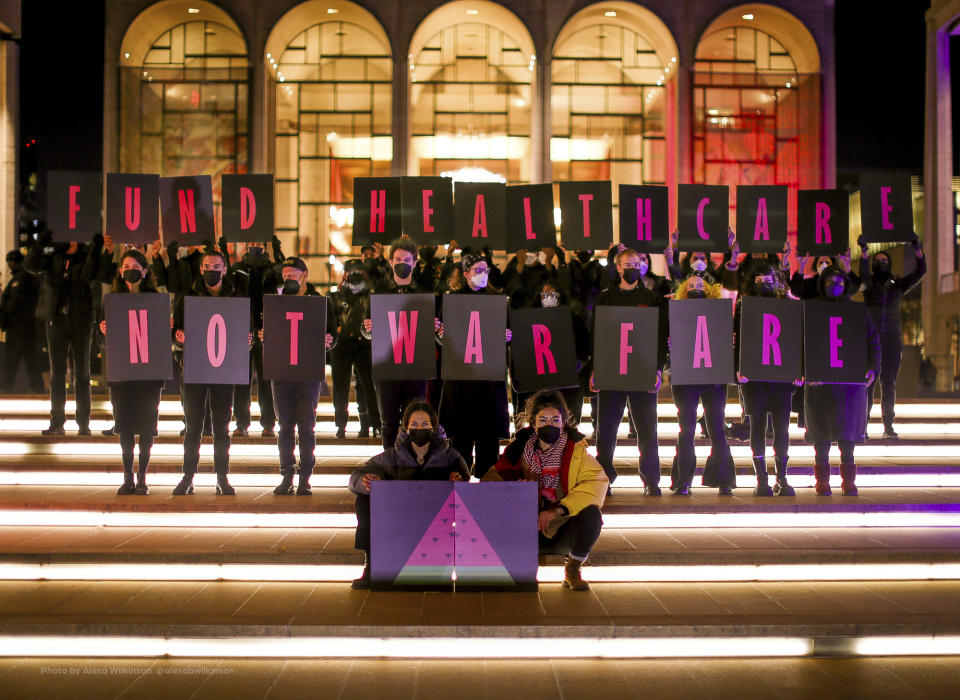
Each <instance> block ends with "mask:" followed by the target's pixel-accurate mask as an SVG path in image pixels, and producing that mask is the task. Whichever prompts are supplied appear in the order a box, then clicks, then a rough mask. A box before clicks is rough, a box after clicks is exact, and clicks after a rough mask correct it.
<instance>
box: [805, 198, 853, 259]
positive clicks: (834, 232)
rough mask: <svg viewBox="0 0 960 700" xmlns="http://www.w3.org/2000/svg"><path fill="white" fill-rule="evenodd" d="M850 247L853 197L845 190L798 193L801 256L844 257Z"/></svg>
mask: <svg viewBox="0 0 960 700" xmlns="http://www.w3.org/2000/svg"><path fill="white" fill-rule="evenodd" d="M849 246H850V196H849V195H848V194H847V193H846V192H844V191H843V190H800V192H798V193H797V254H798V255H813V256H819V255H840V254H841V253H843V252H844V251H845V250H846V249H847V248H848V247H849Z"/></svg>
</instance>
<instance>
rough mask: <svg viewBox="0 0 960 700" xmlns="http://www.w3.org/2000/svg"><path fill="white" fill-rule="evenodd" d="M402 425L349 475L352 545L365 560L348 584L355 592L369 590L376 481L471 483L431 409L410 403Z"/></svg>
mask: <svg viewBox="0 0 960 700" xmlns="http://www.w3.org/2000/svg"><path fill="white" fill-rule="evenodd" d="M401 425H402V426H403V429H402V430H401V431H400V432H399V433H398V434H397V439H396V442H395V443H394V444H393V446H392V447H388V448H387V449H385V450H384V451H383V452H382V453H380V454H378V455H376V456H375V457H371V458H370V459H369V460H367V463H366V464H364V465H363V466H362V467H358V468H357V469H355V470H354V471H353V474H351V475H350V485H349V488H350V492H351V493H353V494H354V495H355V496H356V497H357V500H356V502H355V503H354V508H355V510H356V513H357V529H356V531H355V532H354V545H353V546H354V547H355V548H357V549H359V550H361V551H362V552H363V553H364V555H365V559H366V563H365V565H364V567H363V575H362V576H360V578H358V579H354V581H353V584H352V585H351V587H352V588H355V589H358V590H365V589H367V588H370V491H371V488H372V486H373V483H374V482H375V481H395V480H404V481H432V480H439V481H470V470H469V469H468V468H467V465H466V463H465V462H464V461H463V457H461V456H460V453H459V452H457V451H456V450H455V449H453V448H452V447H450V443H449V441H448V440H447V439H446V435H445V434H444V432H443V428H441V427H440V422H439V420H438V419H437V412H436V411H435V410H434V409H433V406H431V405H430V404H428V403H426V402H425V401H414V402H411V403H410V404H408V405H407V406H406V407H405V408H404V411H403V420H402V422H401Z"/></svg>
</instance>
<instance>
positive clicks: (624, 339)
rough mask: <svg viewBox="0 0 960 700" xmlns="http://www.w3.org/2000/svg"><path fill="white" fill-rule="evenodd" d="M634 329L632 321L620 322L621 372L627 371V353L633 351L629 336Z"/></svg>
mask: <svg viewBox="0 0 960 700" xmlns="http://www.w3.org/2000/svg"><path fill="white" fill-rule="evenodd" d="M632 331H633V324H632V323H621V324H620V374H626V373H627V355H629V354H631V353H632V352H633V346H632V345H630V342H629V340H630V339H629V337H628V336H629V335H630V333H631V332H632Z"/></svg>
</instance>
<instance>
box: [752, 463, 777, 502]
mask: <svg viewBox="0 0 960 700" xmlns="http://www.w3.org/2000/svg"><path fill="white" fill-rule="evenodd" d="M753 471H754V472H756V474H757V488H755V489H754V490H753V495H754V496H772V495H773V489H771V488H770V484H769V483H768V482H767V480H768V475H767V463H766V459H765V458H764V457H754V458H753Z"/></svg>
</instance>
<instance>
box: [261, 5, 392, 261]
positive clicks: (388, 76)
mask: <svg viewBox="0 0 960 700" xmlns="http://www.w3.org/2000/svg"><path fill="white" fill-rule="evenodd" d="M265 60H266V61H267V65H268V73H269V75H270V79H271V90H272V93H273V99H274V100H275V108H276V109H275V113H274V118H273V133H274V142H273V147H274V148H273V150H274V175H275V178H276V198H277V208H276V222H277V235H278V236H280V238H281V240H283V242H284V248H285V250H289V251H291V252H294V251H295V252H297V253H298V254H300V255H305V256H314V255H319V256H329V255H331V254H336V253H349V252H350V249H351V244H350V239H351V235H350V229H351V226H352V223H353V208H352V207H353V179H354V178H355V177H369V176H386V175H389V174H390V166H391V161H392V160H393V139H392V137H391V124H392V119H391V115H392V78H393V60H392V58H391V51H390V46H389V42H388V41H387V38H386V34H385V33H384V32H383V30H382V29H381V28H380V26H379V24H377V22H376V20H375V19H374V18H373V16H372V15H370V13H368V12H367V11H366V10H363V9H362V8H360V7H359V6H357V5H354V4H352V3H349V2H324V3H317V2H307V3H304V4H303V5H300V6H298V7H296V8H294V9H293V10H291V11H290V12H288V13H287V14H286V15H284V17H283V18H281V20H280V22H278V24H277V26H276V27H275V28H274V30H273V31H272V32H271V35H270V39H269V40H268V41H267V53H266V57H265ZM328 272H329V271H328ZM311 275H312V276H313V277H314V278H323V276H324V275H323V274H321V270H320V269H316V270H315V269H314V267H311Z"/></svg>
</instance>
